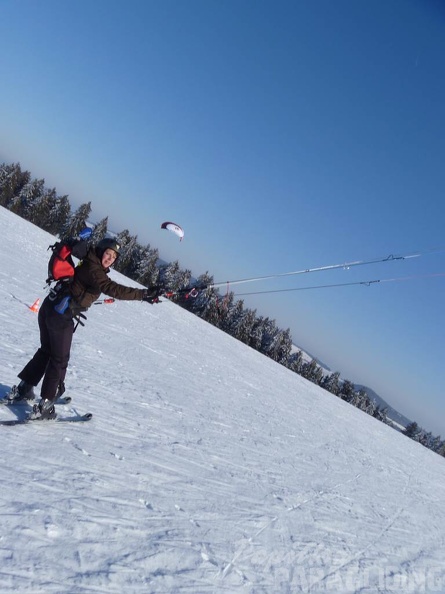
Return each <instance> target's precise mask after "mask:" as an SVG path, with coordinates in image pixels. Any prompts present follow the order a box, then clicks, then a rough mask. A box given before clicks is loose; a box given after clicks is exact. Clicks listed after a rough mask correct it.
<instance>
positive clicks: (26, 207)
mask: <svg viewBox="0 0 445 594" xmlns="http://www.w3.org/2000/svg"><path fill="white" fill-rule="evenodd" d="M44 190H45V180H44V179H33V180H32V181H30V182H28V183H27V184H26V185H25V186H23V188H22V189H21V190H20V192H19V193H18V195H17V196H16V197H15V199H14V200H13V202H12V205H11V210H12V211H13V212H15V213H16V214H18V215H20V216H22V217H23V218H24V219H26V220H27V221H30V222H31V223H33V224H35V225H37V224H38V223H37V218H38V211H37V208H36V207H37V205H38V204H39V202H40V201H41V198H42V196H43V193H44Z"/></svg>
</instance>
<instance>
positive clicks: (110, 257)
mask: <svg viewBox="0 0 445 594" xmlns="http://www.w3.org/2000/svg"><path fill="white" fill-rule="evenodd" d="M116 258H117V254H116V252H115V251H114V250H112V249H111V248H107V249H106V250H105V251H104V255H103V256H102V266H103V267H104V268H109V267H110V266H112V265H113V264H114V261H115V260H116Z"/></svg>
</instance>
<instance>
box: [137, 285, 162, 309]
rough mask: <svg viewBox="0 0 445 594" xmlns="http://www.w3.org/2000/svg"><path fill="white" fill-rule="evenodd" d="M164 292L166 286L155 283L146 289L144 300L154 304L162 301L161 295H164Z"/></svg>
mask: <svg viewBox="0 0 445 594" xmlns="http://www.w3.org/2000/svg"><path fill="white" fill-rule="evenodd" d="M163 292H164V288H163V287H161V286H160V285H153V287H150V288H149V289H145V291H144V296H143V297H142V301H146V302H147V303H150V304H151V305H153V303H160V301H159V295H162V293H163Z"/></svg>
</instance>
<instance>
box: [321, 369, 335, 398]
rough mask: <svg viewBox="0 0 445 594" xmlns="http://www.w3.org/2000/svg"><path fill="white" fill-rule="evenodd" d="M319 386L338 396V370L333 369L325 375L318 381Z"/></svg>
mask: <svg viewBox="0 0 445 594" xmlns="http://www.w3.org/2000/svg"><path fill="white" fill-rule="evenodd" d="M320 385H321V387H322V388H324V389H325V390H327V391H328V392H331V394H335V395H336V396H338V394H339V392H340V372H339V371H335V372H334V373H331V374H330V375H325V376H324V377H323V379H322V380H321V383H320Z"/></svg>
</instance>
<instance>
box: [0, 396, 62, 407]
mask: <svg viewBox="0 0 445 594" xmlns="http://www.w3.org/2000/svg"><path fill="white" fill-rule="evenodd" d="M71 400H72V398H71V396H60V397H59V398H57V400H56V402H55V403H54V404H69V403H70V402H71ZM32 402H34V400H28V399H27V398H8V397H7V396H6V398H2V399H1V400H0V404H3V405H4V406H11V405H15V404H31V403H32Z"/></svg>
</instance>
